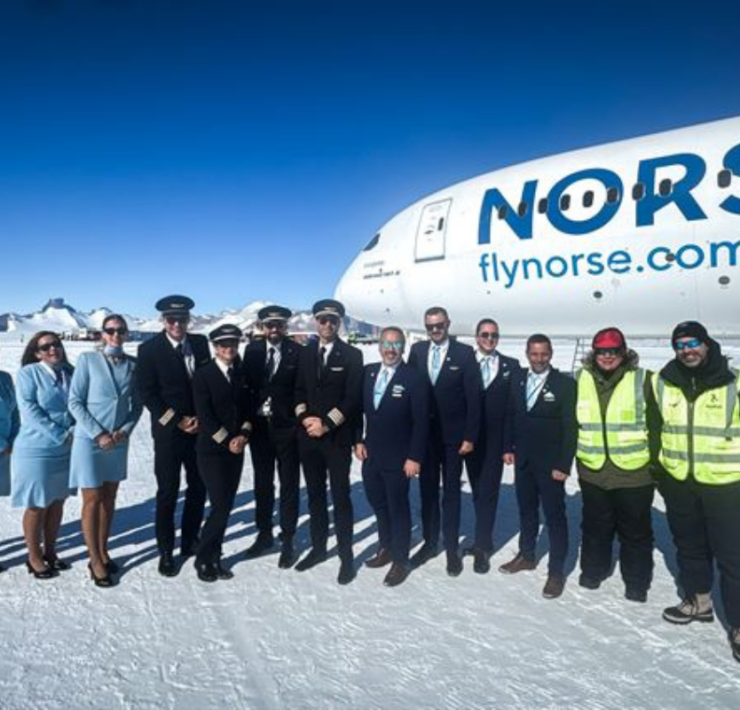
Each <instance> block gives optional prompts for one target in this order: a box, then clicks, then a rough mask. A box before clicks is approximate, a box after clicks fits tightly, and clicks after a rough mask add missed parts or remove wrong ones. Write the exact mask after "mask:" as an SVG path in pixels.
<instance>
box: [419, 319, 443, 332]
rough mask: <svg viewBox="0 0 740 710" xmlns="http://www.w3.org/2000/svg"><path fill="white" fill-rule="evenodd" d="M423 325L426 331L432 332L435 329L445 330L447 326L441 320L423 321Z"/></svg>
mask: <svg viewBox="0 0 740 710" xmlns="http://www.w3.org/2000/svg"><path fill="white" fill-rule="evenodd" d="M424 327H425V328H426V329H427V333H432V332H433V331H435V330H445V329H446V328H447V323H445V322H444V321H442V323H425V324H424Z"/></svg>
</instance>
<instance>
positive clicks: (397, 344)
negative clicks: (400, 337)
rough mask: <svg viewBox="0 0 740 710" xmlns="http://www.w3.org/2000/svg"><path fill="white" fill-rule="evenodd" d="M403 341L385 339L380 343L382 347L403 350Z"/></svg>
mask: <svg viewBox="0 0 740 710" xmlns="http://www.w3.org/2000/svg"><path fill="white" fill-rule="evenodd" d="M403 345H404V344H403V343H400V342H391V341H390V340H383V341H381V343H380V347H381V348H389V349H391V350H403Z"/></svg>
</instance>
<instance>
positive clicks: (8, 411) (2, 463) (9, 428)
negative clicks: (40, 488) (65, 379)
mask: <svg viewBox="0 0 740 710" xmlns="http://www.w3.org/2000/svg"><path fill="white" fill-rule="evenodd" d="M20 425H21V419H20V417H19V416H18V405H17V403H16V401H15V388H14V387H13V380H12V378H11V377H10V375H9V374H8V373H7V372H2V371H0V496H9V495H10V454H11V453H12V452H13V441H14V440H15V437H16V436H17V435H18V429H20ZM4 571H5V568H4V567H3V566H2V565H0V572H4Z"/></svg>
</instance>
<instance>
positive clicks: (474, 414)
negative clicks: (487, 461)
mask: <svg viewBox="0 0 740 710" xmlns="http://www.w3.org/2000/svg"><path fill="white" fill-rule="evenodd" d="M424 328H425V329H426V331H427V333H428V334H429V340H426V341H422V342H418V343H414V344H413V345H412V346H411V351H410V353H409V365H411V366H412V367H414V368H416V369H417V370H418V371H419V372H420V373H421V374H422V375H423V376H424V377H425V379H426V380H427V383H428V384H429V386H430V387H431V389H432V395H431V397H430V402H431V404H430V412H431V431H430V434H429V443H428V446H427V454H426V456H425V458H424V462H423V464H422V467H421V474H420V476H419V488H420V491H421V520H422V527H423V532H424V544H423V545H422V546H421V548H420V549H419V550H418V551H417V552H416V553H415V554H414V556H413V557H412V558H411V565H412V566H413V567H418V566H421V565H423V564H424V563H426V562H427V561H428V560H430V559H431V558H432V557H435V556H436V555H437V552H438V550H437V545H438V544H439V531H440V510H439V487H440V481H441V482H442V490H443V498H442V516H441V520H442V525H443V532H444V534H443V537H444V545H445V551H446V553H447V574H448V575H450V576H451V577H457V576H458V575H460V574H461V573H462V571H463V563H462V558H461V557H460V553H459V540H460V499H461V479H462V470H463V462H464V461H465V458H466V457H467V456H468V455H469V454H471V453H472V452H473V449H474V448H475V443H476V441H477V440H478V434H479V429H480V416H481V404H480V398H481V392H482V391H483V386H482V384H481V378H480V371H479V369H478V363H477V362H476V360H475V352H474V351H473V348H471V347H470V346H469V345H464V344H463V343H459V342H457V341H456V340H453V339H452V338H450V335H449V333H450V318H449V315H448V314H447V311H446V310H445V309H444V308H442V307H440V306H434V307H432V308H428V309H427V311H426V313H425V314H424Z"/></svg>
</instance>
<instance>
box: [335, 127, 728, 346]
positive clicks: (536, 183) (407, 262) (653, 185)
mask: <svg viewBox="0 0 740 710" xmlns="http://www.w3.org/2000/svg"><path fill="white" fill-rule="evenodd" d="M739 260H740V118H730V119H726V120H722V121H715V122H712V123H706V124H702V125H697V126H693V127H689V128H683V129H680V130H675V131H669V132H666V133H659V134H655V135H651V136H647V137H643V138H637V139H632V140H627V141H620V142H616V143H609V144H605V145H602V146H597V147H593V148H587V149H584V150H577V151H573V152H569V153H564V154H561V155H555V156H552V157H548V158H543V159H540V160H534V161H531V162H527V163H523V164H521V165H515V166H512V167H508V168H504V169H501V170H497V171H494V172H491V173H488V174H485V175H481V176H479V177H476V178H473V179H471V180H466V181H465V182H461V183H458V184H455V185H452V186H451V187H449V188H446V189H444V190H440V191H438V192H436V193H434V194H433V195H430V196H429V197H426V198H424V199H422V200H419V201H418V202H416V203H414V204H413V205H411V206H410V207H408V208H407V209H405V210H403V211H402V212H400V213H399V214H397V215H396V216H395V217H393V218H392V219H391V220H390V221H389V222H388V223H387V224H385V225H384V226H383V227H382V228H381V229H380V231H379V232H378V233H377V234H376V235H375V236H374V237H373V238H372V239H371V240H370V242H369V243H368V245H367V246H366V247H365V249H364V250H363V251H362V252H361V253H360V254H359V255H358V256H357V258H356V259H355V260H354V262H353V263H352V264H351V265H350V267H349V268H348V269H347V271H346V273H345V274H344V275H343V276H342V278H341V280H340V282H339V284H338V286H337V289H336V297H337V298H338V299H339V300H341V301H342V302H343V303H344V304H345V306H346V307H347V311H348V313H350V314H351V315H352V316H353V317H355V318H359V319H362V320H365V321H368V322H370V323H375V324H377V325H388V324H391V323H393V324H396V325H400V326H402V327H405V328H419V327H420V325H421V322H422V314H423V312H424V310H425V309H426V308H427V307H429V306H431V305H443V306H446V307H447V308H448V310H449V311H450V316H451V319H452V330H453V332H456V333H460V334H470V333H472V332H473V329H474V327H475V324H476V322H477V321H478V320H479V319H480V318H481V317H483V316H494V317H496V318H497V319H498V320H499V321H500V322H501V324H502V330H504V331H505V332H506V333H507V334H508V335H526V334H527V333H531V332H533V330H543V331H545V332H547V333H549V334H551V335H563V336H571V335H576V336H577V335H583V334H588V333H593V332H594V331H595V330H597V329H599V328H601V327H603V326H604V325H612V324H613V325H618V326H621V327H623V328H625V329H626V330H627V332H628V333H629V334H630V335H633V336H637V335H656V334H665V333H667V332H669V331H670V329H671V328H672V327H673V326H674V325H675V324H676V323H677V322H678V321H681V320H686V319H698V320H702V321H706V323H707V324H708V325H709V326H710V328H711V331H712V333H714V334H717V335H723V334H731V335H737V334H738V333H740V311H739V310H738V307H737V304H738V303H740V272H739V271H738V261H739Z"/></svg>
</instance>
